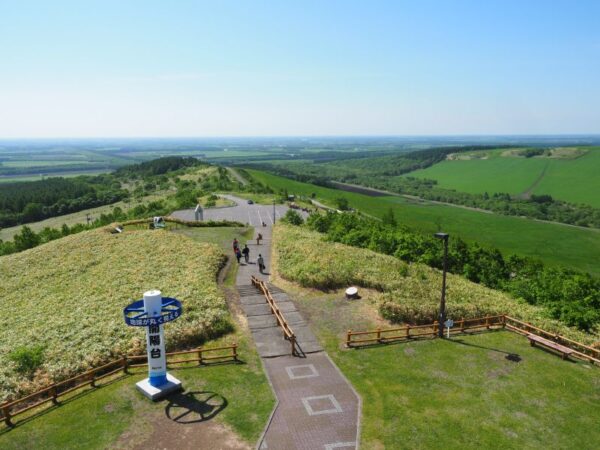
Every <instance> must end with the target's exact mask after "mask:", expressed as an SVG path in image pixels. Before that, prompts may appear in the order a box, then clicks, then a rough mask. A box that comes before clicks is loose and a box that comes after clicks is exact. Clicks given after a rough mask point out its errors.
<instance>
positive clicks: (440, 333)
mask: <svg viewBox="0 0 600 450" xmlns="http://www.w3.org/2000/svg"><path fill="white" fill-rule="evenodd" d="M434 236H435V237H436V238H437V239H442V240H443V241H444V272H443V275H442V299H441V300H440V316H439V318H438V336H439V337H441V338H443V337H444V322H446V270H447V269H448V238H449V237H450V235H449V234H448V233H435V234H434Z"/></svg>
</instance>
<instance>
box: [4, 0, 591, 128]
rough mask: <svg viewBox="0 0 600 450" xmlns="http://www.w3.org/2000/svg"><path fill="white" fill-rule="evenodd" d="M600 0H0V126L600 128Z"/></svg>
mask: <svg viewBox="0 0 600 450" xmlns="http://www.w3.org/2000/svg"><path fill="white" fill-rule="evenodd" d="M599 20H600V2H599V1H589V2H586V1H583V0H578V1H564V2H563V1H553V0H546V1H527V0H521V1H514V2H513V1H508V0H507V1H499V2H495V1H489V0H486V1H444V2H442V1H414V2H405V1H399V0H398V1H353V0H345V1H325V0H321V1H304V0H303V1H294V2H292V1H282V0H280V1H273V2H263V1H261V2H252V1H246V2H241V1H240V2H237V1H222V2H221V1H219V2H217V1H210V2H209V1H207V2H204V1H193V2H192V1H173V2H165V1H148V0H145V1H123V0H122V1H107V0H103V1H97V2H93V1H73V2H66V1H60V0H55V1H52V2H50V1H43V2H42V1H39V2H34V1H27V0H20V1H18V2H10V1H4V2H1V3H0V138H3V137H4V138H7V137H69V136H71V137H95V136H107V137H109V136H110V137H120V136H268V135H278V136H299V135H440V134H441V135H444V134H564V133H600V27H599V26H598V21H599Z"/></svg>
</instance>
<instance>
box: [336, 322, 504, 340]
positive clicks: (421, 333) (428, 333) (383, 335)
mask: <svg viewBox="0 0 600 450" xmlns="http://www.w3.org/2000/svg"><path fill="white" fill-rule="evenodd" d="M503 326H504V316H488V317H481V318H477V319H461V320H458V321H456V322H454V327H452V328H450V334H456V333H462V332H464V331H465V330H475V329H482V328H485V329H488V330H489V329H491V328H502V327H503ZM445 332H446V330H444V333H445ZM437 335H438V323H437V322H433V323H430V324H427V325H405V326H403V327H397V328H385V329H381V328H378V329H376V330H370V331H352V330H348V332H347V333H346V346H347V347H353V346H356V345H359V346H360V345H365V344H367V345H369V344H371V345H372V344H374V343H375V344H384V343H387V342H395V341H405V340H411V339H415V338H417V339H418V338H424V337H435V336H437ZM353 336H359V337H360V338H359V339H353Z"/></svg>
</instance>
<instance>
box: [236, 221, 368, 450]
mask: <svg viewBox="0 0 600 450" xmlns="http://www.w3.org/2000/svg"><path fill="white" fill-rule="evenodd" d="M256 230H257V232H258V231H260V233H262V235H263V237H264V240H263V241H262V243H261V245H256V241H251V242H249V243H248V247H249V248H250V255H251V256H250V258H251V259H250V264H244V265H240V267H239V270H238V274H237V279H236V286H237V288H238V291H239V293H240V301H241V304H242V309H243V310H244V312H245V314H246V317H247V319H248V325H249V327H250V330H251V332H252V336H253V337H254V340H255V343H256V347H257V349H258V352H259V354H260V355H261V357H262V360H263V364H264V367H265V369H266V372H267V376H268V377H269V380H270V382H271V385H272V387H273V390H274V392H275V395H276V396H277V401H278V403H277V405H276V407H275V410H274V411H273V415H272V417H271V421H270V422H269V424H268V426H267V428H266V431H265V434H264V436H263V438H262V439H261V442H259V447H258V448H259V449H261V450H263V449H269V450H278V449H281V450H295V449H298V450H300V449H302V450H316V449H323V450H334V449H346V450H347V449H356V448H358V427H359V417H360V398H359V396H358V395H357V394H356V392H355V391H354V389H353V388H352V386H351V385H350V383H349V382H348V381H347V380H346V378H345V377H344V376H343V375H342V373H341V372H340V371H339V369H338V368H337V367H336V366H335V365H334V363H333V362H332V361H331V360H330V359H329V357H328V356H327V354H326V353H325V352H324V351H323V348H322V347H321V345H320V344H319V343H318V341H317V339H316V337H315V336H314V334H313V333H312V331H311V329H310V327H309V325H308V324H307V323H306V321H305V320H304V318H303V317H302V315H301V313H300V312H299V311H298V310H297V309H296V306H295V304H294V302H293V300H292V299H291V298H290V297H289V296H288V295H287V294H286V293H285V292H283V291H282V290H281V289H279V288H277V287H275V286H271V285H270V289H271V291H272V293H273V297H274V299H275V301H276V302H277V304H278V306H279V308H280V310H281V311H282V313H283V314H284V316H285V317H286V320H288V321H289V323H290V326H291V327H292V329H293V330H294V334H296V336H297V338H298V343H299V346H300V348H301V349H302V350H303V352H304V353H305V357H303V358H300V357H294V356H291V355H290V353H291V345H290V343H289V342H288V341H286V340H284V339H283V332H282V331H281V329H280V328H279V327H277V324H276V323H275V320H274V318H273V316H272V314H271V313H270V310H269V308H268V306H267V303H266V300H265V298H264V296H262V295H261V294H260V293H259V292H258V290H256V288H254V287H253V286H252V285H251V284H250V277H251V276H252V275H255V276H257V277H259V278H261V279H263V280H265V281H266V280H268V272H269V268H270V267H271V264H270V262H271V261H270V260H271V227H270V226H268V227H261V228H258V227H257V228H256ZM259 253H260V254H262V256H263V258H264V259H265V263H266V266H267V270H266V274H264V275H261V274H260V273H259V271H258V267H257V265H256V264H255V261H256V258H257V257H258V254H259Z"/></svg>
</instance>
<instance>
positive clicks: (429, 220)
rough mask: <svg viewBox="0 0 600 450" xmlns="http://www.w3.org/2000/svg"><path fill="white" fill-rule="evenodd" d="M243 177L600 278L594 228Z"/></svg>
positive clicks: (599, 238) (599, 242) (263, 176)
mask: <svg viewBox="0 0 600 450" xmlns="http://www.w3.org/2000/svg"><path fill="white" fill-rule="evenodd" d="M248 173H250V174H251V175H252V176H253V177H254V178H255V179H256V180H258V181H260V182H262V183H263V184H266V185H269V186H271V187H273V188H274V189H284V188H285V189H287V190H288V192H289V193H290V194H297V195H305V196H310V195H311V194H312V193H315V194H316V195H317V199H319V200H322V201H324V202H325V203H329V204H333V202H334V200H335V199H336V198H338V197H345V198H347V199H348V200H349V202H350V206H351V207H353V208H356V209H358V210H360V211H362V212H364V213H367V214H370V215H372V216H375V217H382V216H383V214H384V213H385V212H386V211H388V209H389V208H392V210H393V211H394V214H395V216H396V218H397V219H398V221H399V222H400V223H402V224H405V225H407V226H409V227H411V228H413V229H415V230H420V231H423V232H436V231H439V230H441V229H443V230H444V231H446V232H449V233H451V235H452V236H460V237H461V238H463V239H464V240H466V241H471V242H479V243H481V244H484V245H489V246H493V247H497V248H498V249H500V250H501V251H502V252H503V253H505V254H506V255H508V254H512V253H514V254H518V255H523V256H530V257H534V258H538V259H541V260H542V261H544V262H546V263H548V264H551V265H555V266H559V265H560V266H565V267H570V268H573V269H579V270H583V271H587V272H590V273H592V274H596V275H599V274H600V267H599V266H598V255H600V232H599V231H597V230H595V229H584V228H576V227H571V226H567V225H559V224H553V223H544V222H538V221H535V220H530V219H523V218H519V217H511V216H501V215H496V214H488V213H484V212H478V211H472V210H468V209H464V208H460V207H453V206H444V205H437V204H433V203H426V202H410V201H409V200H406V199H404V198H402V197H393V196H390V197H369V196H366V195H361V194H355V193H350V192H343V191H339V190H335V189H328V188H324V187H320V186H315V185H311V184H306V183H300V182H297V181H293V180H290V179H287V178H283V177H279V176H275V175H271V174H268V173H265V172H261V171H256V170H248Z"/></svg>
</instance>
